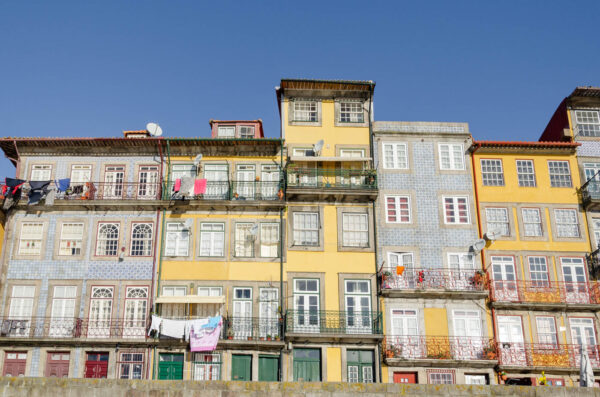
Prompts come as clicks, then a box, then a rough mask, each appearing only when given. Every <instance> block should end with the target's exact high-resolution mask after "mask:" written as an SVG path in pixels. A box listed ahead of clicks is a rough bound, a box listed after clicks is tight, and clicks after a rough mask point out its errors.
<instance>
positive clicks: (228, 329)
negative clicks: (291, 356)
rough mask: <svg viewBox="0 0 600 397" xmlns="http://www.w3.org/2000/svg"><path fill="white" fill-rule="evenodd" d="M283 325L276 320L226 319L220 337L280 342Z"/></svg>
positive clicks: (257, 318)
mask: <svg viewBox="0 0 600 397" xmlns="http://www.w3.org/2000/svg"><path fill="white" fill-rule="evenodd" d="M282 326H283V323H282V322H280V321H279V319H278V318H259V317H228V318H226V319H224V321H223V334H222V337H223V338H226V339H233V340H280V339H281V335H282V334H283V332H282V331H283V330H282Z"/></svg>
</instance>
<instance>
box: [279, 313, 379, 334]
mask: <svg viewBox="0 0 600 397" xmlns="http://www.w3.org/2000/svg"><path fill="white" fill-rule="evenodd" d="M286 333H297V334H343V335H381V333H382V324H381V313H379V312H372V311H360V310H357V311H331V310H310V309H308V310H288V311H287V315H286Z"/></svg>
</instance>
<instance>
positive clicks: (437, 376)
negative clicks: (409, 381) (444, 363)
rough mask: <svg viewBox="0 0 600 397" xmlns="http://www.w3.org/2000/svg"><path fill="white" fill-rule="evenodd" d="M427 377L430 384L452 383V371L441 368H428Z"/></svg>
mask: <svg viewBox="0 0 600 397" xmlns="http://www.w3.org/2000/svg"><path fill="white" fill-rule="evenodd" d="M427 378H428V380H429V384H430V385H452V384H454V372H453V371H443V370H428V371H427Z"/></svg>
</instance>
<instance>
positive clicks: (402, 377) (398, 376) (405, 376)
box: [394, 372, 417, 384]
mask: <svg viewBox="0 0 600 397" xmlns="http://www.w3.org/2000/svg"><path fill="white" fill-rule="evenodd" d="M394 383H414V384H416V383H417V373H416V372H394Z"/></svg>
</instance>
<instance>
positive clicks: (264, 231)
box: [260, 223, 279, 258]
mask: <svg viewBox="0 0 600 397" xmlns="http://www.w3.org/2000/svg"><path fill="white" fill-rule="evenodd" d="M260 256H262V257H263V258H277V257H278V256H279V224H278V223H261V224H260Z"/></svg>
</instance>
